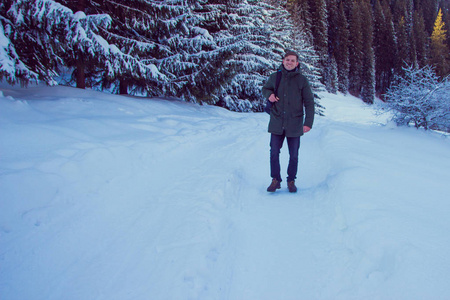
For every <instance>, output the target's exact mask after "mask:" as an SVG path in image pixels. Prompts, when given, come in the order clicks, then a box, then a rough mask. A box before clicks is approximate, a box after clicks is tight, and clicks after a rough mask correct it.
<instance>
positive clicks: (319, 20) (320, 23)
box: [309, 0, 328, 89]
mask: <svg viewBox="0 0 450 300" xmlns="http://www.w3.org/2000/svg"><path fill="white" fill-rule="evenodd" d="M309 7H310V9H311V17H312V25H311V31H312V36H313V39H314V49H315V50H316V53H317V55H319V63H320V65H319V68H320V69H321V72H322V80H321V81H322V83H324V81H325V68H326V66H327V62H328V20H327V16H328V12H327V4H326V2H325V0H309ZM327 89H328V87H327Z"/></svg>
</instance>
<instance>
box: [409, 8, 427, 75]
mask: <svg viewBox="0 0 450 300" xmlns="http://www.w3.org/2000/svg"><path fill="white" fill-rule="evenodd" d="M412 35H413V39H414V45H415V55H416V63H417V65H418V66H419V67H424V66H425V65H426V64H427V59H428V55H427V48H428V36H427V33H426V30H425V22H424V20H423V16H422V13H421V11H415V12H414V21H413V33H412Z"/></svg>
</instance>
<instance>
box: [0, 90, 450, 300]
mask: <svg viewBox="0 0 450 300" xmlns="http://www.w3.org/2000/svg"><path fill="white" fill-rule="evenodd" d="M321 103H322V104H323V105H324V106H326V107H327V110H326V114H327V116H326V117H317V118H316V122H315V124H314V127H313V130H312V131H311V132H310V133H308V134H306V135H305V136H304V137H302V139H301V149H300V164H299V165H300V166H299V178H298V179H297V185H298V186H299V191H298V193H296V194H290V193H288V191H287V188H286V185H285V184H286V183H285V182H283V183H282V184H283V186H282V189H281V190H279V191H277V192H276V193H273V194H270V193H267V192H266V187H267V186H268V184H269V183H270V177H269V161H268V159H269V158H268V157H269V145H268V144H269V134H268V133H267V132H266V129H267V122H268V115H266V114H242V113H232V112H228V111H226V110H223V109H220V108H217V107H208V106H197V105H193V104H187V103H182V102H178V101H168V100H143V99H138V98H133V97H123V96H113V95H106V94H102V93H97V92H93V91H81V90H77V89H72V88H64V87H54V88H47V87H39V88H36V87H35V88H29V89H13V88H11V87H8V86H3V88H2V91H1V94H0V140H1V146H0V147H1V148H0V194H1V196H0V197H1V198H0V207H1V209H0V243H1V244H0V298H1V299H5V300H10V299H20V300H22V299H45V300H49V299H58V300H59V299H74V300H75V299H77V300H78V299H108V300H111V299H155V300H160V299H161V300H162V299H173V300H178V299H180V300H181V299H199V300H203V299H227V300H228V299H229V300H241V299H255V300H256V299H258V300H264V299H267V300H269V299H271V300H272V299H279V300H289V299H292V300H297V299H346V300H347V299H396V300H398V299H408V300H410V299H448V287H447V286H448V282H449V281H450V258H449V256H448V253H449V251H450V236H449V234H448V232H450V218H449V217H448V216H449V214H450V201H449V200H448V196H449V195H450V188H449V185H448V182H449V180H450V174H449V172H448V170H449V169H450V155H449V153H450V151H449V150H450V143H449V140H448V138H447V137H445V136H443V135H440V134H437V133H431V132H422V131H417V130H414V129H407V128H389V126H380V124H376V122H378V121H379V120H380V119H378V118H376V117H375V116H374V115H373V113H372V109H371V108H370V107H366V106H365V105H364V104H362V103H360V102H359V100H356V99H354V98H351V97H342V96H335V95H327V94H325V95H324V98H323V99H322V100H321ZM286 148H287V147H286V146H285V147H284V148H283V150H282V159H281V161H282V170H283V172H285V170H286V164H287V159H288V157H287V155H288V154H287V149H286Z"/></svg>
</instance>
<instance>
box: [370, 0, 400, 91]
mask: <svg viewBox="0 0 450 300" xmlns="http://www.w3.org/2000/svg"><path fill="white" fill-rule="evenodd" d="M384 3H387V2H384ZM373 15H374V32H373V41H374V45H373V46H374V52H375V90H376V92H377V93H378V94H383V93H385V92H386V90H387V89H388V87H389V85H390V83H391V80H392V78H393V70H392V69H393V66H394V57H395V49H396V41H395V32H394V24H393V23H392V17H391V15H390V9H389V8H388V9H387V10H385V9H384V8H383V7H382V6H381V4H380V1H379V0H376V2H375V5H374V12H373Z"/></svg>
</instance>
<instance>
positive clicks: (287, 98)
mask: <svg viewBox="0 0 450 300" xmlns="http://www.w3.org/2000/svg"><path fill="white" fill-rule="evenodd" d="M280 68H281V73H282V75H281V81H280V85H279V87H278V92H277V94H278V95H277V96H278V98H279V100H278V102H275V103H273V106H272V109H271V111H270V121H269V132H270V133H274V134H279V135H281V134H283V132H284V133H285V134H286V136H287V137H297V136H301V135H303V125H305V126H308V127H309V128H312V125H313V122H314V95H313V93H312V91H311V88H310V86H309V82H308V80H307V79H306V77H305V76H303V75H302V74H301V73H300V71H299V70H298V68H296V69H295V70H292V71H287V70H286V69H285V68H284V67H283V65H281V67H280ZM276 77H277V72H275V73H273V74H271V75H270V76H269V79H268V80H267V82H266V84H264V86H263V88H262V94H263V96H264V97H265V98H266V99H269V96H270V95H271V94H273V93H274V90H275V81H276ZM303 108H304V109H303ZM304 116H305V121H304V123H303V117H304Z"/></svg>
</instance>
